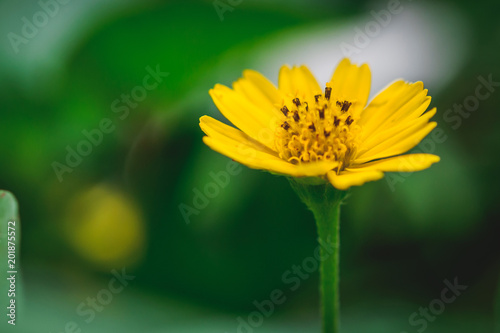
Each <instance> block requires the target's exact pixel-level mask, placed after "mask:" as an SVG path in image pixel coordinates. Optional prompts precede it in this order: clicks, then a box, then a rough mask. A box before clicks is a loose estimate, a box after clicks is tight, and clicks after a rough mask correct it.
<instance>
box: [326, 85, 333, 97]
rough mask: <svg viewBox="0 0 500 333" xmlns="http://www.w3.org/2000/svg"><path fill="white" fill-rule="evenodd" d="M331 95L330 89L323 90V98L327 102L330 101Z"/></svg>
mask: <svg viewBox="0 0 500 333" xmlns="http://www.w3.org/2000/svg"><path fill="white" fill-rule="evenodd" d="M331 93H332V88H331V87H326V88H325V98H326V99H327V100H330V94H331Z"/></svg>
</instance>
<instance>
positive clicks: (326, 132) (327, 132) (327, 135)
mask: <svg viewBox="0 0 500 333" xmlns="http://www.w3.org/2000/svg"><path fill="white" fill-rule="evenodd" d="M324 133H325V138H327V137H329V136H330V132H329V131H326V130H325V131H324Z"/></svg>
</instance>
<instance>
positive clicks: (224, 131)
mask: <svg viewBox="0 0 500 333" xmlns="http://www.w3.org/2000/svg"><path fill="white" fill-rule="evenodd" d="M200 128H201V130H202V131H203V132H204V133H205V134H206V135H208V136H210V137H213V138H216V139H219V140H232V141H235V142H242V143H244V144H245V145H247V146H249V147H252V148H254V149H256V150H259V151H262V152H265V153H267V154H271V155H273V156H276V152H274V151H273V150H271V149H269V148H267V147H266V146H264V145H263V144H261V143H259V142H258V141H256V140H254V139H252V138H251V137H249V136H248V135H246V134H245V133H243V132H242V131H240V130H239V129H237V128H234V127H231V126H228V125H226V124H224V123H222V122H220V121H218V120H216V119H214V118H212V117H209V116H202V117H201V118H200Z"/></svg>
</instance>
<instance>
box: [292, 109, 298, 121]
mask: <svg viewBox="0 0 500 333" xmlns="http://www.w3.org/2000/svg"><path fill="white" fill-rule="evenodd" d="M299 119H300V117H299V114H298V113H297V111H295V112H294V114H293V120H295V121H299Z"/></svg>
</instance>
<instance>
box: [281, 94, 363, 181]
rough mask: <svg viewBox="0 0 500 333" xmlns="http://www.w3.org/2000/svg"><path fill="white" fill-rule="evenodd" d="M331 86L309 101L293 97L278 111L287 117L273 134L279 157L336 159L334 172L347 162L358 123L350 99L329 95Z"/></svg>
mask: <svg viewBox="0 0 500 333" xmlns="http://www.w3.org/2000/svg"><path fill="white" fill-rule="evenodd" d="M331 92H332V88H330V87H326V88H325V93H324V94H319V95H315V96H314V101H313V100H312V99H311V100H310V101H309V102H308V101H306V100H302V101H301V100H300V99H299V98H294V99H293V100H292V103H288V106H287V105H286V104H285V105H283V107H282V108H281V112H283V114H284V115H285V116H286V120H285V121H284V122H283V123H282V124H281V128H279V129H278V131H277V132H278V134H277V136H276V147H277V149H278V152H279V156H280V158H282V159H284V160H286V161H288V162H291V163H293V164H299V163H309V162H315V161H319V160H324V161H338V162H339V166H338V167H337V168H336V171H337V172H340V171H342V170H343V169H344V168H346V167H348V166H349V164H350V160H351V157H352V156H353V155H354V152H355V150H356V147H357V140H356V138H357V137H359V132H360V127H359V126H358V125H356V120H357V118H356V116H355V115H354V114H352V112H351V111H350V110H349V109H350V107H351V105H352V102H350V101H345V100H334V99H330V97H331Z"/></svg>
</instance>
